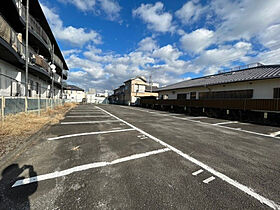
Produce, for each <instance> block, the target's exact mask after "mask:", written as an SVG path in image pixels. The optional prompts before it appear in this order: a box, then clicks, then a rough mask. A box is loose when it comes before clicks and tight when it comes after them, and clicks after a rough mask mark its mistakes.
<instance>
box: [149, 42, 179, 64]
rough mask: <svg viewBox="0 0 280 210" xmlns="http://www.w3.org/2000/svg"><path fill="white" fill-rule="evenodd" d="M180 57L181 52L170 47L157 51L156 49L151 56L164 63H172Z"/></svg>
mask: <svg viewBox="0 0 280 210" xmlns="http://www.w3.org/2000/svg"><path fill="white" fill-rule="evenodd" d="M181 55H182V52H180V51H179V50H178V49H176V48H174V47H173V46H171V45H166V46H164V47H161V48H159V49H156V50H155V51H154V52H153V56H154V57H156V58H160V59H161V60H164V61H167V62H168V61H174V60H177V59H178V58H179V57H180V56H181Z"/></svg>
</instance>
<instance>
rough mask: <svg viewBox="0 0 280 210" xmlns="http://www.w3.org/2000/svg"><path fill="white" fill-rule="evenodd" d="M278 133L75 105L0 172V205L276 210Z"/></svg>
mask: <svg viewBox="0 0 280 210" xmlns="http://www.w3.org/2000/svg"><path fill="white" fill-rule="evenodd" d="M279 130H280V129H279V128H275V127H266V126H256V125H252V124H244V123H239V122H231V121H224V120H219V119H210V118H205V117H190V116H185V115H181V114H171V113H166V112H160V111H155V110H148V109H141V108H134V107H125V106H113V105H99V106H94V105H80V106H78V107H76V108H74V109H72V110H71V111H70V112H68V113H67V114H66V116H65V118H64V119H63V120H61V121H60V123H59V124H56V125H53V126H52V127H51V128H50V129H49V130H48V131H47V132H46V134H45V136H43V137H41V139H39V141H38V143H37V144H36V145H34V146H33V147H32V148H30V149H28V150H26V152H24V153H23V154H22V155H20V156H18V157H17V159H16V160H15V161H13V162H11V163H10V164H7V165H6V166H5V167H4V168H6V169H4V168H3V169H2V170H4V173H3V175H2V180H1V187H0V195H1V196H2V200H1V199H0V202H2V203H0V206H4V207H5V209H9V208H11V207H16V208H19V209H22V208H24V207H30V209H147V208H149V209H269V208H275V209H277V208H279V204H280V197H279V195H280V180H279V177H280V170H279V169H280V162H279V157H280V154H279V151H280V141H279V138H278V137H277V133H278V132H279ZM7 167H8V168H7ZM1 189H2V191H1ZM3 189H5V190H3ZM15 194H17V195H19V196H18V197H15V196H13V195H15Z"/></svg>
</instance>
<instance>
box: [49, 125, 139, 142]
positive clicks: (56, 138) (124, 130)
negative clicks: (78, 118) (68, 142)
mask: <svg viewBox="0 0 280 210" xmlns="http://www.w3.org/2000/svg"><path fill="white" fill-rule="evenodd" d="M133 130H135V129H134V128H128V129H121V130H111V131H97V132H89V133H76V134H70V135H64V136H58V137H53V138H48V140H49V141H53V140H59V139H65V138H71V137H77V136H89V135H98V134H107V133H119V132H126V131H133Z"/></svg>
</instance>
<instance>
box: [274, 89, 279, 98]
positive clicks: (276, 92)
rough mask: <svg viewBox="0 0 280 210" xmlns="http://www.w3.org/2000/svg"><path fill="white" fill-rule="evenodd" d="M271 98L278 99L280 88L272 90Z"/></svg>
mask: <svg viewBox="0 0 280 210" xmlns="http://www.w3.org/2000/svg"><path fill="white" fill-rule="evenodd" d="M273 98H280V88H274V89H273Z"/></svg>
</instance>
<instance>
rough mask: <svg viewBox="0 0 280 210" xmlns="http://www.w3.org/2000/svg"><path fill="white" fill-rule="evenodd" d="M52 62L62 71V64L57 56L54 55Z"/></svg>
mask: <svg viewBox="0 0 280 210" xmlns="http://www.w3.org/2000/svg"><path fill="white" fill-rule="evenodd" d="M53 60H54V63H55V64H56V65H57V66H58V67H59V68H60V69H63V63H62V61H61V60H60V58H59V57H58V56H57V55H55V54H54V57H53Z"/></svg>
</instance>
